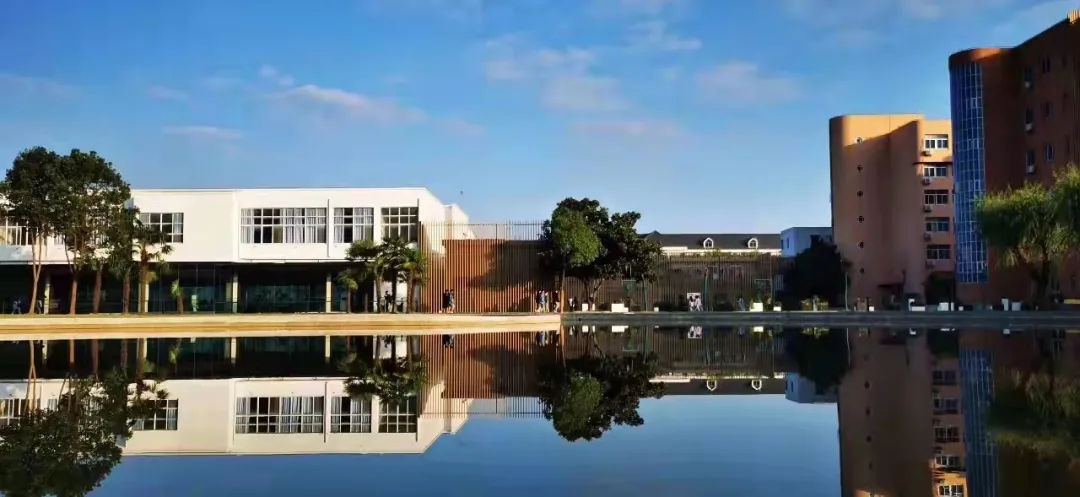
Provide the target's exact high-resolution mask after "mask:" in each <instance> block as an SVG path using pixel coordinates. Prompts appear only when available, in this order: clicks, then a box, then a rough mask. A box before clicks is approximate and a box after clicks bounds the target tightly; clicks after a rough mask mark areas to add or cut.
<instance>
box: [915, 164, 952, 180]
mask: <svg viewBox="0 0 1080 497" xmlns="http://www.w3.org/2000/svg"><path fill="white" fill-rule="evenodd" d="M922 175H923V177H924V178H948V177H949V167H948V166H923V168H922Z"/></svg>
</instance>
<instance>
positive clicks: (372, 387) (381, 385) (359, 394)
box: [338, 353, 428, 405]
mask: <svg viewBox="0 0 1080 497" xmlns="http://www.w3.org/2000/svg"><path fill="white" fill-rule="evenodd" d="M338 369H340V370H341V372H342V373H345V375H346V376H347V377H348V378H347V379H346V380H345V393H346V395H348V396H349V397H352V398H354V399H363V400H370V399H371V398H372V397H378V398H379V399H380V400H381V401H382V402H385V403H388V404H395V405H400V404H402V403H404V402H406V401H407V400H408V399H409V398H411V397H416V396H417V395H419V394H420V391H421V390H423V388H424V385H426V384H427V379H428V375H427V364H426V363H425V362H424V361H422V360H413V359H410V358H399V357H396V354H395V357H393V358H391V359H375V361H374V366H371V365H369V364H368V363H367V362H365V361H364V360H363V359H361V358H360V357H359V356H358V355H357V354H355V353H352V354H349V355H347V356H346V357H345V358H344V359H342V361H341V362H340V363H338Z"/></svg>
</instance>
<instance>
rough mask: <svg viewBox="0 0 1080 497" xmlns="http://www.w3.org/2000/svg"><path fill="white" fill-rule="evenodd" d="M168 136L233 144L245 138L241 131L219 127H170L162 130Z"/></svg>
mask: <svg viewBox="0 0 1080 497" xmlns="http://www.w3.org/2000/svg"><path fill="white" fill-rule="evenodd" d="M162 132H163V133H165V134H166V135H173V136H183V137H188V138H197V139H205V140H214V141H225V142H231V141H236V140H239V139H241V138H243V137H244V134H243V133H241V132H240V131H239V130H235V129H230V128H219V127H217V126H170V127H167V128H165V129H163V130H162Z"/></svg>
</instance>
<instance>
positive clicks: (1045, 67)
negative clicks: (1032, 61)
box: [1039, 57, 1054, 74]
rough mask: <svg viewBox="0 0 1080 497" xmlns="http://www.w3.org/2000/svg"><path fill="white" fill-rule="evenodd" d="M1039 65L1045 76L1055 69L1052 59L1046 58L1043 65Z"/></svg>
mask: <svg viewBox="0 0 1080 497" xmlns="http://www.w3.org/2000/svg"><path fill="white" fill-rule="evenodd" d="M1039 65H1040V67H1041V68H1042V73H1043V74H1046V73H1048V72H1050V69H1052V68H1053V67H1054V64H1053V63H1051V62H1050V57H1046V58H1044V59H1043V60H1042V63H1040V64H1039Z"/></svg>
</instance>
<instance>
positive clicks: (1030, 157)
mask: <svg viewBox="0 0 1080 497" xmlns="http://www.w3.org/2000/svg"><path fill="white" fill-rule="evenodd" d="M1064 152H1065V155H1066V156H1068V155H1070V154H1072V138H1070V137H1068V136H1066V137H1065V150H1064ZM1054 156H1055V150H1054V144H1053V142H1047V143H1045V144H1043V157H1044V158H1045V160H1046V164H1048V165H1049V164H1051V163H1053V162H1054ZM1025 159H1026V160H1025V163H1026V164H1027V173H1028V174H1034V173H1035V168H1036V166H1037V164H1036V154H1035V150H1034V149H1030V148H1029V149H1027V153H1026V154H1025Z"/></svg>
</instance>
